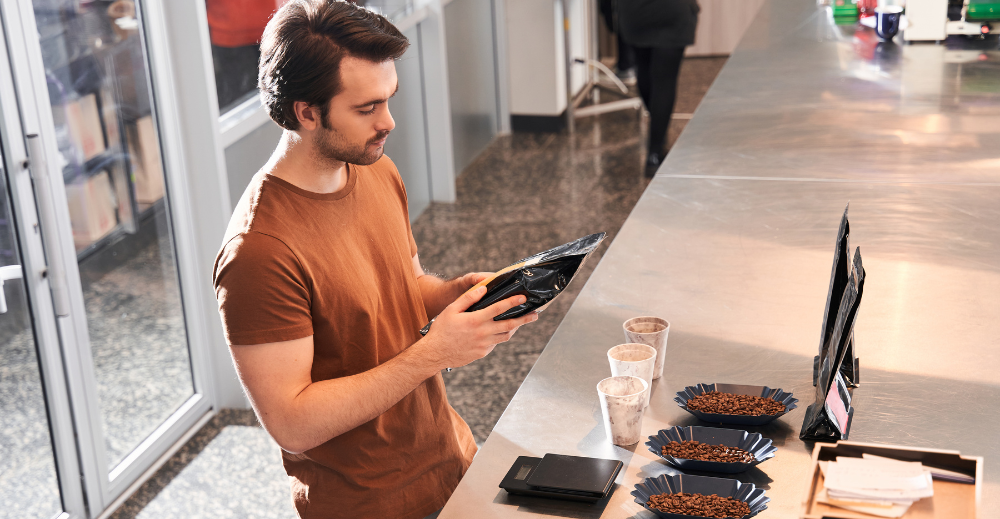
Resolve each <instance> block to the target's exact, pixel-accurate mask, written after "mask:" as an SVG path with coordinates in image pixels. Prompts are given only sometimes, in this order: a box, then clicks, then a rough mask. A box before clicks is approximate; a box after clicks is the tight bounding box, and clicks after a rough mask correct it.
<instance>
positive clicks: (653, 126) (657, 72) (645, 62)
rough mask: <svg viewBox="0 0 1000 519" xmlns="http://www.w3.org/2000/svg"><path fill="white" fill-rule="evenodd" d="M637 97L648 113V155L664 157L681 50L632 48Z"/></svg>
mask: <svg viewBox="0 0 1000 519" xmlns="http://www.w3.org/2000/svg"><path fill="white" fill-rule="evenodd" d="M633 51H634V52H635V65H636V80H637V81H638V83H639V95H640V96H642V102H643V104H645V105H646V110H649V153H659V154H660V156H661V157H662V156H663V153H664V152H665V151H666V150H665V148H666V145H667V128H668V127H669V126H670V118H671V117H672V116H673V114H674V101H676V100H677V76H678V75H679V74H680V71H681V60H682V59H683V58H684V47H671V48H658V47H633Z"/></svg>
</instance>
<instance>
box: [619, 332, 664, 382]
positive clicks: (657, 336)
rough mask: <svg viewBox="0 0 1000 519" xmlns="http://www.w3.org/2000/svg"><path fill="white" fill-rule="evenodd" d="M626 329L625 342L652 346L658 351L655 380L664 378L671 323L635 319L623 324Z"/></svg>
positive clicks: (654, 369)
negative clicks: (664, 363)
mask: <svg viewBox="0 0 1000 519" xmlns="http://www.w3.org/2000/svg"><path fill="white" fill-rule="evenodd" d="M622 328H624V329H625V340H626V341H628V342H630V343H639V344H646V345H648V346H652V347H653V349H655V350H656V365H655V366H654V367H653V380H656V379H658V378H660V377H662V376H663V361H664V360H666V356H667V336H668V335H669V334H670V323H669V322H667V320H666V319H660V318H659V317H633V318H632V319H629V320H628V321H625V323H624V324H622Z"/></svg>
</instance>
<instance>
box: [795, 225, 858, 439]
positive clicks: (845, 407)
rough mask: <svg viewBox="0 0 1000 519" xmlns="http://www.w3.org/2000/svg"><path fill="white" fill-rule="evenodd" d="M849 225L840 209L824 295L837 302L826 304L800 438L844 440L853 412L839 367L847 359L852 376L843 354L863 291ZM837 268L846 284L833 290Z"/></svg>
mask: <svg viewBox="0 0 1000 519" xmlns="http://www.w3.org/2000/svg"><path fill="white" fill-rule="evenodd" d="M849 228H850V226H849V224H848V222H847V211H844V218H843V219H842V220H841V225H840V229H841V230H840V233H839V235H838V240H837V248H836V255H835V258H834V273H833V275H832V276H831V277H832V278H833V279H832V280H831V294H830V295H829V296H828V301H837V302H838V304H837V306H836V307H835V308H834V307H833V306H832V305H831V306H830V307H828V309H827V312H828V315H827V316H826V318H824V326H823V339H822V341H823V342H822V343H821V346H820V352H819V356H818V357H817V359H816V362H815V365H816V368H817V369H816V372H815V373H814V381H815V383H816V391H815V401H814V402H813V404H812V405H810V406H809V408H808V409H806V417H805V419H804V420H803V422H802V431H801V432H800V433H799V438H801V439H803V440H814V441H837V440H846V439H847V437H848V434H849V433H850V428H851V420H852V419H853V416H854V408H853V407H852V406H851V394H850V390H849V389H848V388H849V383H848V382H847V380H846V379H845V376H844V374H843V370H842V369H841V367H842V365H843V364H844V363H845V362H851V364H852V367H851V369H850V370H848V372H849V373H850V374H852V375H854V376H856V374H857V365H856V362H855V361H854V360H853V359H848V358H847V356H848V353H849V350H853V348H852V347H851V343H852V341H853V336H854V323H855V322H856V320H857V314H858V308H859V306H860V304H861V296H862V294H863V291H864V283H865V269H864V266H863V265H862V262H861V249H860V248H859V249H856V250H855V253H854V261H853V262H852V263H848V262H847V247H848V239H847V238H848V230H849ZM838 267H839V268H838ZM840 268H843V269H844V270H845V271H846V273H845V275H844V278H845V279H846V284H845V286H844V288H843V290H842V291H837V290H836V289H837V285H838V281H839V279H838V278H839V276H840V272H838V270H839V269H840ZM836 292H839V295H838V294H837V293H836ZM831 317H833V319H831ZM850 355H851V356H852V357H853V351H850Z"/></svg>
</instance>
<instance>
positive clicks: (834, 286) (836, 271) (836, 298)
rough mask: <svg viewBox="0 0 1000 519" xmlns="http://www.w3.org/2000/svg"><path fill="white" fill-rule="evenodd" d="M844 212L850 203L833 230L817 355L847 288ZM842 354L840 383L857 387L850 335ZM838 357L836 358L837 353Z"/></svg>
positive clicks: (816, 364)
mask: <svg viewBox="0 0 1000 519" xmlns="http://www.w3.org/2000/svg"><path fill="white" fill-rule="evenodd" d="M848 209H850V204H848V206H847V207H845V208H844V216H843V217H841V219H840V229H839V230H838V231H837V242H836V244H835V245H834V251H833V268H832V271H831V272H830V288H829V291H828V292H827V295H826V311H825V313H824V314H823V328H822V329H821V330H820V336H819V350H820V354H821V355H822V352H823V345H824V344H826V343H827V341H829V339H830V335H831V334H832V333H833V326H834V321H835V320H836V318H837V309H838V308H839V307H840V298H841V297H843V295H844V288H846V286H847V273H848V271H849V267H848V263H847V261H848V254H850V250H851V247H850V234H851V224H850V222H849V221H848V220H847V211H848ZM845 354H846V355H845V357H844V358H845V361H844V363H843V365H841V367H840V372H841V375H842V376H843V377H844V383H845V384H846V385H847V387H850V388H853V387H857V386H858V384H859V383H860V379H859V375H860V373H859V371H860V366H859V363H858V358H857V355H856V354H855V347H854V336H853V335H852V336H851V337H849V339H848V341H847V351H846V352H845ZM838 356H840V355H839V352H838ZM819 360H820V355H817V356H816V357H815V358H814V359H813V385H814V386H815V385H816V384H817V382H819V366H820V364H819Z"/></svg>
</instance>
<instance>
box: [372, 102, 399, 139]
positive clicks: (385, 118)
mask: <svg viewBox="0 0 1000 519" xmlns="http://www.w3.org/2000/svg"><path fill="white" fill-rule="evenodd" d="M395 127H396V121H395V120H393V118H392V114H390V113H389V104H388V103H386V107H385V110H384V111H383V112H382V116H381V117H379V118H378V121H376V122H375V130H376V131H380V132H389V131H392V130H393V128H395Z"/></svg>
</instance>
